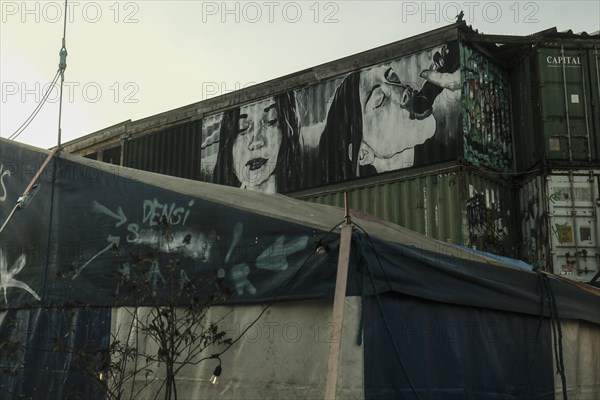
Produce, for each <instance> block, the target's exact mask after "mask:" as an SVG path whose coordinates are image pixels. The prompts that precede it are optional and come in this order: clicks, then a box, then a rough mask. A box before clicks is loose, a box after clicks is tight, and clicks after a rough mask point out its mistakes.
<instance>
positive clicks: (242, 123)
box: [238, 118, 250, 135]
mask: <svg viewBox="0 0 600 400" xmlns="http://www.w3.org/2000/svg"><path fill="white" fill-rule="evenodd" d="M249 128H250V122H248V120H247V119H245V118H243V119H240V120H239V121H238V132H239V134H240V135H245V134H246V132H247V131H248V129H249Z"/></svg>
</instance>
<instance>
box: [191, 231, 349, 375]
mask: <svg viewBox="0 0 600 400" xmlns="http://www.w3.org/2000/svg"><path fill="white" fill-rule="evenodd" d="M344 222H345V220H342V221H341V222H338V223H337V224H335V225H334V226H333V227H332V228H331V229H330V230H329V232H327V233H326V234H325V235H323V236H322V237H321V238H320V239H319V240H318V241H317V244H319V243H321V242H322V241H323V239H325V238H326V237H327V236H328V235H329V234H330V233H331V232H333V230H334V229H335V228H337V227H338V226H340V225H341V224H342V223H344ZM315 254H316V253H315V252H314V251H313V252H311V253H310V254H309V255H308V256H307V257H306V258H305V259H304V261H302V264H300V266H299V267H298V269H297V270H296V272H294V273H293V274H292V275H291V276H290V277H289V278H288V280H287V281H286V282H285V283H284V284H283V286H281V288H280V289H279V291H278V292H277V294H276V295H275V297H273V298H272V299H271V301H270V302H269V303H268V304H267V305H266V306H265V307H264V308H263V309H262V311H261V312H260V313H259V314H258V316H257V317H256V318H255V319H254V320H253V321H252V323H250V325H248V326H247V327H246V329H244V330H243V331H242V332H241V333H240V334H239V336H238V337H237V338H235V339H234V340H233V341H232V342H231V343H229V344H228V345H227V347H225V349H223V350H221V351H220V352H218V353H215V354H212V355H210V356H208V357H204V358H202V359H200V360H198V361H197V362H195V363H194V364H198V363H200V362H201V361H204V360H208V359H215V358H219V357H220V356H221V355H222V354H223V353H225V352H226V351H227V350H229V348H230V347H231V346H233V345H234V344H236V343H237V342H239V341H240V339H242V338H243V337H244V335H245V334H246V332H248V331H249V330H250V328H252V327H253V326H254V325H255V324H256V323H257V322H258V321H259V320H260V318H261V317H262V316H263V315H264V313H265V312H266V311H267V310H268V309H269V308H270V307H271V306H272V305H273V303H275V302H276V301H277V299H279V297H280V296H281V294H282V293H283V291H284V290H285V289H287V287H288V285H289V284H290V283H291V282H292V281H293V280H295V278H296V277H297V276H298V274H299V273H300V271H301V270H302V268H303V267H304V266H305V265H306V263H307V262H308V260H310V259H311V257H313V256H314V255H315ZM219 359H220V358H219Z"/></svg>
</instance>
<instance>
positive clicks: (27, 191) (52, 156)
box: [0, 147, 58, 233]
mask: <svg viewBox="0 0 600 400" xmlns="http://www.w3.org/2000/svg"><path fill="white" fill-rule="evenodd" d="M57 153H58V147H57V148H55V149H54V150H52V152H51V153H50V154H48V157H46V160H45V161H44V163H43V164H42V166H41V167H40V169H39V170H38V172H36V174H35V176H34V177H33V178H32V179H31V182H29V185H27V188H26V189H25V191H24V192H23V196H21V198H24V197H25V196H27V195H28V194H29V192H31V190H32V189H33V187H34V186H35V184H36V183H37V181H38V179H40V176H41V175H42V172H43V171H44V170H45V169H46V167H47V166H48V163H49V162H50V160H52V158H54V155H55V154H57ZM20 205H21V202H20V201H18V202H17V204H15V206H14V207H13V209H12V211H11V212H10V214H9V215H8V217H6V221H4V223H3V224H2V227H0V233H2V231H3V230H4V228H6V225H8V222H9V221H10V219H11V218H12V217H13V215H14V213H15V211H17V210H18V209H19V206H20Z"/></svg>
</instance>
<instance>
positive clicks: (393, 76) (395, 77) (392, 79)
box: [384, 68, 402, 84]
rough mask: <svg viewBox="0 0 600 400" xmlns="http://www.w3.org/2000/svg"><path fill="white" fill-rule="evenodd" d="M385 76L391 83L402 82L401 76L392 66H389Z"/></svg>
mask: <svg viewBox="0 0 600 400" xmlns="http://www.w3.org/2000/svg"><path fill="white" fill-rule="evenodd" d="M384 77H385V80H386V81H388V82H389V83H395V84H400V83H402V82H401V81H400V78H399V77H398V75H396V73H395V72H394V70H393V69H391V68H388V69H387V70H386V71H385V74H384Z"/></svg>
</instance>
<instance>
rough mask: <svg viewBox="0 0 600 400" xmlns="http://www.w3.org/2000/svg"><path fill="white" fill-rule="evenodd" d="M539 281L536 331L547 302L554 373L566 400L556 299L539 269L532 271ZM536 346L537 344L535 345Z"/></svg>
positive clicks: (565, 380) (560, 329) (547, 279)
mask: <svg viewBox="0 0 600 400" xmlns="http://www.w3.org/2000/svg"><path fill="white" fill-rule="evenodd" d="M534 270H535V271H536V272H537V274H538V277H539V279H540V284H541V288H540V289H541V291H540V307H541V310H540V322H539V323H538V330H539V327H540V325H541V323H542V322H541V320H542V318H543V317H544V302H545V300H546V299H547V300H548V310H549V314H550V326H551V328H552V348H553V352H554V360H555V363H556V373H557V374H559V375H560V380H561V384H562V393H563V400H568V396H567V379H566V375H565V365H564V357H563V344H562V326H561V322H560V317H559V315H558V307H557V305H556V297H555V295H554V290H553V289H552V285H551V283H550V279H549V278H548V276H547V275H545V274H544V273H543V272H542V271H541V270H540V269H539V267H538V268H535V269H534ZM536 345H537V343H536Z"/></svg>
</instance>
